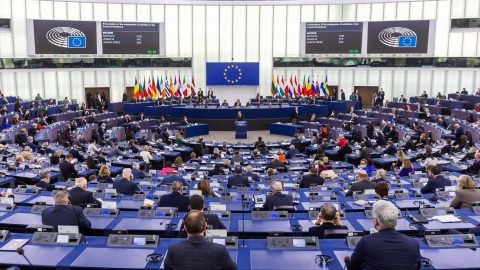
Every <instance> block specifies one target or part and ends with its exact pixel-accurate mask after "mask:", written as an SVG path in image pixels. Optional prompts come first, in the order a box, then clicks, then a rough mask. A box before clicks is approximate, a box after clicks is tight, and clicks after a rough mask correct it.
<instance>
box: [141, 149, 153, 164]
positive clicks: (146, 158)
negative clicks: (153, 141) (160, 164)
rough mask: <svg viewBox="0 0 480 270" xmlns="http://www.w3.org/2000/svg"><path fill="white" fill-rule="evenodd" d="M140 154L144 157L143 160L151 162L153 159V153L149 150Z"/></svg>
mask: <svg viewBox="0 0 480 270" xmlns="http://www.w3.org/2000/svg"><path fill="white" fill-rule="evenodd" d="M140 156H141V157H142V158H143V161H145V162H146V163H150V160H152V159H153V157H152V155H150V152H148V151H142V152H140Z"/></svg>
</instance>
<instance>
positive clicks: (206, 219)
mask: <svg viewBox="0 0 480 270" xmlns="http://www.w3.org/2000/svg"><path fill="white" fill-rule="evenodd" d="M191 213H202V215H203V217H204V218H205V223H207V222H208V218H207V215H205V213H204V212H203V211H199V210H191V211H190V212H188V213H187V214H186V215H185V216H184V217H183V222H182V224H183V226H182V228H180V230H182V229H184V228H183V227H184V226H185V219H186V218H187V217H188V215H190V214H191ZM175 225H176V224H175ZM207 227H208V225H207ZM175 228H176V227H175Z"/></svg>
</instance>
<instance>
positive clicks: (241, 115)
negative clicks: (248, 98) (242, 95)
mask: <svg viewBox="0 0 480 270" xmlns="http://www.w3.org/2000/svg"><path fill="white" fill-rule="evenodd" d="M235 121H245V115H243V114H242V111H238V114H237V117H236V118H235Z"/></svg>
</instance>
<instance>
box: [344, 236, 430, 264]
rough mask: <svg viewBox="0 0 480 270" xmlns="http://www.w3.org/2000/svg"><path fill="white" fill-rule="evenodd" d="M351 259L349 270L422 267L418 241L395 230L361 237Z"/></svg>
mask: <svg viewBox="0 0 480 270" xmlns="http://www.w3.org/2000/svg"><path fill="white" fill-rule="evenodd" d="M351 259H352V260H351V262H350V264H349V265H348V269H349V270H354V269H364V268H366V269H369V270H380V269H393V270H400V269H402V270H415V269H418V270H420V269H421V267H422V264H421V256H420V247H419V244H418V241H417V240H415V239H412V238H410V237H408V236H406V235H404V234H401V233H399V232H397V231H396V230H395V229H384V230H380V231H379V232H378V233H372V234H369V235H366V236H363V237H362V239H361V240H360V242H358V244H357V246H356V247H355V250H354V251H353V254H352V256H351Z"/></svg>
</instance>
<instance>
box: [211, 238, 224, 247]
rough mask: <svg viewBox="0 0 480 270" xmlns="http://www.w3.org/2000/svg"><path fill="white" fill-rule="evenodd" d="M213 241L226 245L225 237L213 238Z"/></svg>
mask: <svg viewBox="0 0 480 270" xmlns="http://www.w3.org/2000/svg"><path fill="white" fill-rule="evenodd" d="M212 241H213V243H216V244H220V245H224V246H225V239H224V238H213V240H212Z"/></svg>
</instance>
